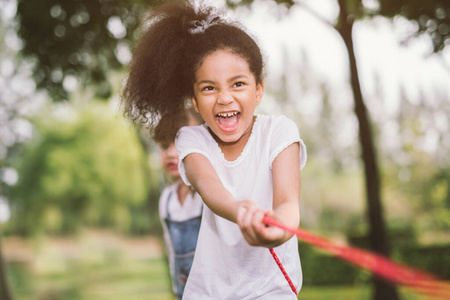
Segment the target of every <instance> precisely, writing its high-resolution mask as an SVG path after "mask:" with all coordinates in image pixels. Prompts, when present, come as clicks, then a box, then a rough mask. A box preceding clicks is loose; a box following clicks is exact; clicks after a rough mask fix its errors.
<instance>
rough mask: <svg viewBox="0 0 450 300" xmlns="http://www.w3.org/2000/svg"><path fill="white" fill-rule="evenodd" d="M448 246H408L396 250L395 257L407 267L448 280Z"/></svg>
mask: <svg viewBox="0 0 450 300" xmlns="http://www.w3.org/2000/svg"><path fill="white" fill-rule="evenodd" d="M449 253H450V245H433V246H422V247H418V246H409V247H404V248H400V249H398V250H397V253H396V254H395V257H398V259H399V260H401V261H403V262H405V263H406V264H408V265H409V266H412V267H414V268H417V269H419V270H423V271H427V272H430V273H431V274H434V275H436V276H437V277H439V278H441V279H445V280H448V279H450V268H448V266H449V265H450V255H449Z"/></svg>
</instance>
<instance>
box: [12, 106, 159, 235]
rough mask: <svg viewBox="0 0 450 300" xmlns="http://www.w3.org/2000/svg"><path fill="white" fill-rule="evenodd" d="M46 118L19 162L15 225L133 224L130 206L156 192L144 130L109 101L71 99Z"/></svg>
mask: <svg viewBox="0 0 450 300" xmlns="http://www.w3.org/2000/svg"><path fill="white" fill-rule="evenodd" d="M57 111H58V113H57V114H54V116H53V117H52V116H51V113H46V114H44V115H45V120H42V119H41V120H38V121H37V122H36V123H37V124H38V134H37V135H36V138H35V139H34V140H33V142H32V143H30V144H28V145H27V148H26V149H25V150H26V151H25V153H24V155H23V156H22V157H21V159H20V161H19V162H18V170H19V174H20V177H19V181H18V183H17V184H16V186H15V188H14V190H13V193H12V199H13V206H12V212H13V214H12V220H11V227H12V230H14V231H15V232H17V233H21V234H24V235H30V234H35V233H41V232H46V233H56V234H61V233H69V234H70V233H75V232H76V231H77V229H78V228H80V227H82V226H86V225H96V226H113V227H115V228H117V229H119V230H121V231H124V232H127V231H128V229H129V227H130V224H131V219H132V217H131V213H130V210H131V208H133V207H136V206H139V205H142V203H145V201H146V200H147V199H148V197H147V196H148V191H149V183H151V181H150V178H149V169H148V167H147V163H146V155H145V153H144V151H143V149H142V147H141V145H140V142H139V139H138V136H137V134H136V131H135V130H134V129H133V128H132V126H131V125H130V124H128V123H127V122H125V121H123V120H122V122H118V119H117V117H116V115H115V113H114V112H113V111H112V109H111V108H110V107H108V106H107V104H105V103H98V101H97V102H93V103H91V104H90V105H89V106H88V108H87V109H81V110H80V111H77V110H74V109H73V108H72V107H70V106H68V105H64V107H63V108H59V110H57Z"/></svg>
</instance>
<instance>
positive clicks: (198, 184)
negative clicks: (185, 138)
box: [184, 153, 242, 223]
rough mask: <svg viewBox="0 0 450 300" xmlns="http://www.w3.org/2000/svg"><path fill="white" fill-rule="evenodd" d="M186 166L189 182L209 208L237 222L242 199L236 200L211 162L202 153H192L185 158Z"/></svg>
mask: <svg viewBox="0 0 450 300" xmlns="http://www.w3.org/2000/svg"><path fill="white" fill-rule="evenodd" d="M184 167H185V170H186V176H187V178H188V180H189V182H190V183H191V185H192V186H193V187H194V189H195V190H196V191H197V192H198V193H199V194H200V196H201V197H202V199H203V202H204V203H205V204H206V205H207V206H208V207H209V209H211V211H212V212H213V213H215V214H216V215H218V216H220V217H222V218H225V219H227V220H229V221H231V222H234V223H236V221H237V212H238V207H239V206H240V205H242V201H236V199H235V198H234V197H233V195H232V194H231V193H230V192H229V191H228V190H227V189H226V188H225V187H224V186H223V184H222V182H221V181H220V178H219V176H218V175H217V173H216V171H215V170H214V168H213V166H212V165H211V162H210V161H209V160H208V159H207V158H206V157H205V156H203V155H202V154H199V153H191V154H189V155H187V156H186V157H185V158H184Z"/></svg>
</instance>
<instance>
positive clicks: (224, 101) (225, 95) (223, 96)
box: [217, 91, 234, 106]
mask: <svg viewBox="0 0 450 300" xmlns="http://www.w3.org/2000/svg"><path fill="white" fill-rule="evenodd" d="M233 101H234V99H233V96H232V95H231V93H229V92H227V91H224V92H222V93H220V94H219V97H218V99H217V103H218V104H220V105H224V106H226V105H229V104H231V103H233Z"/></svg>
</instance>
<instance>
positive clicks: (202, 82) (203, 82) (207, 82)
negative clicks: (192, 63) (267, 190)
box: [197, 79, 215, 86]
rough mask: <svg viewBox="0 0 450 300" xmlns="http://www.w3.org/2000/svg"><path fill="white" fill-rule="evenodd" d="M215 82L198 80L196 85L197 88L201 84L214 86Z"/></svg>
mask: <svg viewBox="0 0 450 300" xmlns="http://www.w3.org/2000/svg"><path fill="white" fill-rule="evenodd" d="M214 83H215V82H214V81H212V80H207V79H205V80H200V81H199V82H198V83H197V86H199V85H201V84H214Z"/></svg>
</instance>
